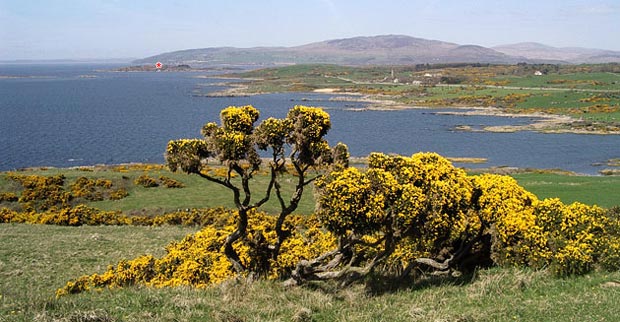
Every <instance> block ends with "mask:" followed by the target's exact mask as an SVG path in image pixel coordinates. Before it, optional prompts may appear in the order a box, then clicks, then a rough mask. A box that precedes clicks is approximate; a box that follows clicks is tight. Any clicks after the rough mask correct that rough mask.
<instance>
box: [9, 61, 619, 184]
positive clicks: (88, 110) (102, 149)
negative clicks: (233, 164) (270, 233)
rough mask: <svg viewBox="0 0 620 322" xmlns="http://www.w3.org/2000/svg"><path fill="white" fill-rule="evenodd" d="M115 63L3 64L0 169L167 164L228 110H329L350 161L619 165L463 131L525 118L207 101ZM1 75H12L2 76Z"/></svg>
mask: <svg viewBox="0 0 620 322" xmlns="http://www.w3.org/2000/svg"><path fill="white" fill-rule="evenodd" d="M114 67H118V66H113V65H92V64H57V65H42V64H22V65H6V64H4V65H2V64H0V171H4V170H11V169H17V168H23V167H34V166H55V167H68V166H79V165H92V164H101V163H107V164H113V163H125V162H163V161H164V158H163V153H164V151H165V147H166V143H167V142H168V141H169V140H171V139H177V138H185V137H198V136H199V135H200V134H199V131H200V128H201V126H202V125H203V124H204V123H205V122H209V121H218V119H219V117H218V114H219V111H220V110H221V109H222V108H224V107H226V106H229V105H245V104H252V105H254V106H255V107H257V108H258V109H259V110H260V111H261V118H266V117H269V116H275V117H283V116H284V115H285V114H286V111H287V110H288V109H289V108H290V107H292V106H294V105H296V104H304V105H314V106H322V107H325V108H326V109H327V110H328V111H329V113H330V114H331V116H332V124H333V126H332V130H331V131H330V133H329V135H328V140H329V141H330V142H331V143H336V142H338V141H342V142H344V143H346V144H347V145H348V146H349V148H350V149H351V154H352V155H355V156H365V155H367V154H368V153H370V152H372V151H381V152H386V153H399V154H406V155H411V154H412V153H415V152H418V151H434V152H438V153H440V154H442V155H445V156H451V157H483V158H487V159H488V162H487V163H486V164H484V165H482V166H485V167H486V166H514V167H533V168H560V169H566V170H571V171H576V172H579V173H587V174H596V173H597V172H598V170H600V169H601V166H597V165H595V164H597V163H602V162H605V161H607V160H608V159H611V158H620V136H596V135H575V134H540V133H534V132H520V133H469V132H459V131H454V128H455V127H456V126H458V125H470V126H474V127H479V126H483V125H505V124H519V123H528V122H530V121H531V120H529V119H522V118H518V119H511V118H501V117H488V116H467V117H466V116H453V115H437V114H434V113H433V111H432V110H405V111H363V112H354V111H350V110H349V109H350V108H351V107H364V104H363V103H350V102H331V101H328V98H329V97H330V96H328V95H322V94H269V95H259V96H251V97H236V98H228V97H226V98H208V97H200V96H194V95H192V94H193V93H195V91H200V92H203V93H204V92H210V91H215V90H217V89H221V88H222V87H221V85H219V83H221V82H222V80H219V79H205V78H197V76H204V75H205V74H204V73H164V72H162V73H115V72H102V71H98V70H104V69H112V68H114ZM6 76H16V77H15V78H7V77H6Z"/></svg>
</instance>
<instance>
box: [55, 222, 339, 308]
mask: <svg viewBox="0 0 620 322" xmlns="http://www.w3.org/2000/svg"><path fill="white" fill-rule="evenodd" d="M222 215H224V214H222ZM225 215H228V213H226V214H225ZM220 218H222V217H220ZM249 218H250V219H249V220H250V223H251V227H255V229H252V230H250V231H249V232H248V235H247V238H246V239H244V240H239V241H237V242H236V243H235V244H234V247H235V249H236V250H237V253H238V254H239V258H240V260H241V262H242V263H243V265H244V266H245V267H249V268H251V271H253V272H260V274H261V275H262V276H264V277H266V278H272V279H273V278H281V277H286V276H287V274H288V272H290V271H292V269H293V268H294V267H295V265H296V264H297V263H298V262H299V261H300V260H302V259H308V258H312V257H315V256H317V255H318V254H320V252H321V251H323V250H324V249H328V248H330V247H333V245H334V244H335V239H334V238H333V237H332V236H331V235H330V234H328V233H325V232H323V231H322V230H321V229H319V228H318V222H317V221H316V218H314V217H312V216H310V217H300V216H291V217H289V219H290V220H289V221H287V226H288V225H295V226H296V228H297V229H296V232H295V233H294V234H293V235H292V236H290V237H289V238H288V239H287V240H286V242H284V243H283V245H282V247H281V256H280V257H279V259H278V261H277V263H271V265H269V262H271V261H273V259H272V258H271V253H270V252H269V251H268V250H267V249H266V247H267V246H268V244H269V243H274V242H275V240H276V239H277V235H276V233H275V231H274V229H275V222H276V217H275V216H270V215H266V214H264V213H257V212H251V213H250V214H249ZM234 219H235V218H234V217H232V216H229V217H228V220H227V221H225V222H218V223H213V224H211V225H208V226H207V227H205V228H203V229H202V230H201V231H199V232H197V233H195V234H191V235H188V236H187V237H185V238H184V239H183V240H181V241H179V242H172V243H170V244H169V245H168V246H166V254H165V255H164V256H162V257H161V258H155V257H153V256H151V255H144V256H140V257H137V258H135V259H132V260H121V261H120V262H118V263H117V264H116V265H110V266H109V267H108V268H107V270H106V271H105V272H104V273H102V274H93V275H86V276H82V277H80V278H78V279H76V280H75V281H71V282H68V283H67V285H65V287H63V288H61V289H59V290H58V291H57V293H56V295H57V296H62V295H66V294H72V293H79V292H82V291H86V290H91V289H97V288H103V287H108V288H114V287H122V286H129V285H134V284H142V285H148V286H154V287H164V286H181V285H191V286H194V287H206V286H209V285H211V284H213V283H219V282H222V281H224V280H227V279H230V278H232V277H234V276H237V273H236V272H235V271H234V270H233V268H232V265H231V264H230V262H229V261H228V259H227V257H226V255H225V254H224V252H223V247H225V241H226V238H227V236H228V234H229V233H230V232H231V231H234V230H235V223H234ZM289 228H293V227H289ZM302 231H303V233H301V232H302Z"/></svg>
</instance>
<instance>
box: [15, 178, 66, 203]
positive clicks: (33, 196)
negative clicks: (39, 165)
mask: <svg viewBox="0 0 620 322" xmlns="http://www.w3.org/2000/svg"><path fill="white" fill-rule="evenodd" d="M7 178H8V179H9V180H12V181H15V182H17V183H19V184H20V185H21V186H22V187H23V188H24V190H23V191H22V192H21V196H20V197H19V199H18V201H19V203H20V204H21V205H22V208H23V209H24V210H28V211H36V210H47V209H53V208H59V207H60V208H62V207H67V206H69V202H70V201H71V199H72V197H73V196H72V195H71V193H69V192H67V191H65V190H64V187H63V185H64V183H65V177H64V176H63V175H57V176H50V177H45V176H38V175H20V174H16V173H8V174H7Z"/></svg>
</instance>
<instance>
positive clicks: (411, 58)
mask: <svg viewBox="0 0 620 322" xmlns="http://www.w3.org/2000/svg"><path fill="white" fill-rule="evenodd" d="M572 49H573V51H569V48H554V47H549V46H545V45H542V44H536V43H524V44H516V45H505V46H498V47H495V48H486V47H482V46H477V45H459V44H455V43H450V42H443V41H439V40H429V39H422V38H415V37H410V36H403V35H384V36H373V37H354V38H346V39H334V40H327V41H322V42H316V43H311V44H307V45H302V46H295V47H254V48H234V47H212V48H201V49H188V50H181V51H174V52H169V53H164V54H160V55H155V56H151V57H147V58H144V59H139V60H135V61H134V63H136V64H151V63H155V62H157V61H161V62H163V63H165V64H189V65H192V66H203V65H211V66H212V65H230V64H233V65H286V64H307V63H331V64H342V65H398V64H425V63H498V64H501V63H509V64H510V63H517V62H528V63H572V62H579V63H581V62H605V61H606V60H608V59H609V61H618V60H617V59H618V58H619V57H620V52H613V51H606V50H598V49H591V50H590V49H583V48H572Z"/></svg>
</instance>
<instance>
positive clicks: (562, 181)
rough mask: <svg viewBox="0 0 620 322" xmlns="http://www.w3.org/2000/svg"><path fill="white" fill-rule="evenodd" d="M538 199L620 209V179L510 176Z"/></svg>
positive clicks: (539, 174) (557, 175) (535, 175)
mask: <svg viewBox="0 0 620 322" xmlns="http://www.w3.org/2000/svg"><path fill="white" fill-rule="evenodd" d="M511 176H512V177H514V178H515V179H517V181H518V182H519V184H520V185H521V186H523V187H524V188H525V189H526V190H528V191H530V192H532V193H534V194H535V195H536V196H538V198H540V199H544V198H560V200H562V202H564V203H572V202H575V201H579V202H582V203H585V204H589V205H598V206H601V207H605V208H611V207H614V206H620V199H619V198H618V196H620V177H618V176H609V177H602V176H567V175H561V174H545V173H522V174H513V175H511Z"/></svg>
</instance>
